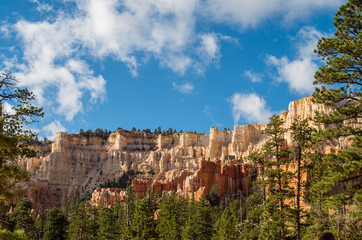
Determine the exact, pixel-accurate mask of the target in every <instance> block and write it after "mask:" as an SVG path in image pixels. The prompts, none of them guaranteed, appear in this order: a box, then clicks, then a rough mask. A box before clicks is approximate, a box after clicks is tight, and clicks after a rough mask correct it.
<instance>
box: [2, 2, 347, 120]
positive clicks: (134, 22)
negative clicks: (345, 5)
mask: <svg viewBox="0 0 362 240" xmlns="http://www.w3.org/2000/svg"><path fill="white" fill-rule="evenodd" d="M32 1H33V2H34V3H35V4H37V7H38V10H39V11H52V16H54V17H52V18H51V20H49V19H46V20H44V21H38V22H29V21H26V20H20V21H18V22H17V23H16V24H14V25H10V24H4V25H2V26H1V31H2V32H3V33H4V34H5V35H6V34H7V36H9V37H11V36H12V34H11V33H12V32H15V33H16V34H17V37H18V39H17V41H15V42H17V43H18V44H20V45H21V46H22V48H23V54H20V55H18V59H17V61H7V60H4V61H3V62H6V63H11V64H12V66H8V67H9V68H12V69H17V70H18V73H17V74H18V76H20V78H21V79H23V81H22V85H23V86H25V87H28V88H30V89H31V90H32V91H34V92H35V94H37V96H38V99H39V102H40V103H41V104H44V105H45V106H47V107H49V108H54V106H55V108H56V111H57V112H58V113H59V114H64V115H65V117H66V119H67V120H72V119H73V118H74V116H75V115H76V114H78V113H80V112H82V111H84V110H83V104H84V101H85V97H86V96H88V95H89V96H90V101H91V102H92V103H96V102H97V101H100V102H102V100H104V99H105V94H106V90H105V84H106V81H105V79H104V78H103V77H102V76H100V75H97V74H96V73H94V71H93V70H92V69H91V66H90V65H88V64H87V63H86V62H85V58H86V57H87V58H88V59H91V58H93V59H95V60H99V59H101V60H102V59H104V58H113V59H114V60H117V61H120V62H122V63H124V64H126V66H127V67H128V68H129V70H130V72H131V73H132V75H133V76H137V73H138V68H139V66H140V64H141V63H142V61H140V59H143V58H144V56H151V57H153V58H154V59H156V60H158V61H159V63H160V66H162V67H167V68H170V69H172V71H174V72H175V73H177V74H180V75H183V74H184V73H185V72H186V71H187V70H189V69H194V70H196V71H197V72H198V73H203V72H204V71H205V70H206V68H207V66H209V65H210V64H212V63H217V62H218V61H219V58H220V57H221V53H220V44H221V43H220V41H224V40H229V41H230V38H228V37H227V36H219V35H217V34H215V33H198V32H197V31H196V29H195V24H196V21H197V20H198V18H200V15H203V16H204V17H205V19H207V20H206V21H218V22H222V23H228V24H232V25H235V24H236V25H240V26H242V27H243V28H246V27H253V26H257V25H258V24H260V22H261V21H263V20H264V19H266V18H269V17H271V16H275V15H277V14H282V15H283V16H284V18H285V19H286V18H290V19H293V18H296V17H300V16H301V15H300V14H308V13H310V12H313V11H315V10H316V9H322V8H325V7H334V6H337V5H338V4H339V3H340V2H341V1H340V0H320V1H317V2H315V1H314V0H304V1H302V0H289V1H287V0H256V1H248V0H228V1H223V0H205V1H203V0H183V1H174V0H138V1H131V0H123V1H121V0H103V1H99V0H67V1H63V3H64V2H68V3H66V4H65V5H64V6H66V7H72V8H73V9H62V8H61V7H60V8H57V9H61V10H57V11H58V12H55V11H56V10H55V8H54V9H53V8H52V6H51V5H50V4H51V3H49V2H46V1H40V0H32ZM61 2H62V1H60V2H57V4H62V3H61ZM69 2H73V3H74V4H69ZM303 16H304V15H303ZM54 91H55V92H54ZM49 95H51V97H49ZM53 96H55V97H53Z"/></svg>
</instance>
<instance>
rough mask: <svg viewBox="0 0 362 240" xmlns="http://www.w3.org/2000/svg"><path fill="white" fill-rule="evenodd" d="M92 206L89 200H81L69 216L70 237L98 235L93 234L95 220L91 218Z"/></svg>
mask: <svg viewBox="0 0 362 240" xmlns="http://www.w3.org/2000/svg"><path fill="white" fill-rule="evenodd" d="M91 208H92V207H91V206H89V204H88V203H87V202H81V203H80V204H79V205H78V206H77V207H76V208H75V209H74V210H73V211H71V212H70V216H69V222H70V224H69V229H68V238H69V239H74V240H76V239H79V240H86V239H95V238H96V237H97V236H96V235H93V227H94V226H93V224H94V221H93V219H92V218H91V215H90V212H91V210H92V209H91Z"/></svg>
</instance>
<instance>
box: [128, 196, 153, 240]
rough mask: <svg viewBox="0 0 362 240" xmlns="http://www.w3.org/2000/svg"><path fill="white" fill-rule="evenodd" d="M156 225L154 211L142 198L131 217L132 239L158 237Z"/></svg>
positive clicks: (139, 239) (140, 239) (141, 239)
mask: <svg viewBox="0 0 362 240" xmlns="http://www.w3.org/2000/svg"><path fill="white" fill-rule="evenodd" d="M154 225H155V222H154V220H153V212H152V211H151V208H150V206H149V205H148V204H147V203H146V201H145V200H141V201H140V202H139V204H138V205H137V207H136V209H135V211H134V214H133V217H132V219H131V224H130V229H131V232H132V236H133V238H132V239H137V240H143V239H156V232H155V229H154Z"/></svg>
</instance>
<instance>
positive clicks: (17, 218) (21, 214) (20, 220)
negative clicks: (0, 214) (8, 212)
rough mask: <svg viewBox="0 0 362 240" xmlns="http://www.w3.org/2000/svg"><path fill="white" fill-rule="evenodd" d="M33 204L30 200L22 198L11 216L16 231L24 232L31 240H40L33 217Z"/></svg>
mask: <svg viewBox="0 0 362 240" xmlns="http://www.w3.org/2000/svg"><path fill="white" fill-rule="evenodd" d="M31 209H32V208H31V203H30V201H29V199H27V198H22V199H21V200H20V201H19V202H18V204H17V205H16V207H15V209H14V212H13V213H12V216H11V222H13V223H14V225H15V226H14V229H17V230H21V229H22V230H24V232H25V233H26V235H27V236H28V237H29V238H31V239H38V238H39V236H37V232H36V228H35V221H34V219H33V217H32V216H31Z"/></svg>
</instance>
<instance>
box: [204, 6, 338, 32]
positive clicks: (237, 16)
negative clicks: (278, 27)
mask: <svg viewBox="0 0 362 240" xmlns="http://www.w3.org/2000/svg"><path fill="white" fill-rule="evenodd" d="M342 3H343V0H318V1H315V0H255V1H250V0H228V1H225V0H206V1H205V4H204V9H203V12H204V15H205V17H207V18H212V19H213V20H215V21H217V22H223V23H229V24H232V25H239V26H240V27H241V28H242V29H246V28H249V27H256V26H258V25H259V24H260V23H261V22H262V21H264V20H266V19H268V18H271V17H275V16H277V17H281V18H282V19H281V20H282V21H284V23H287V22H290V21H293V20H295V19H298V18H306V17H308V16H309V15H310V14H312V13H313V12H315V11H317V10H324V9H326V8H332V7H333V8H335V7H338V6H339V5H340V4H342Z"/></svg>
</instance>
